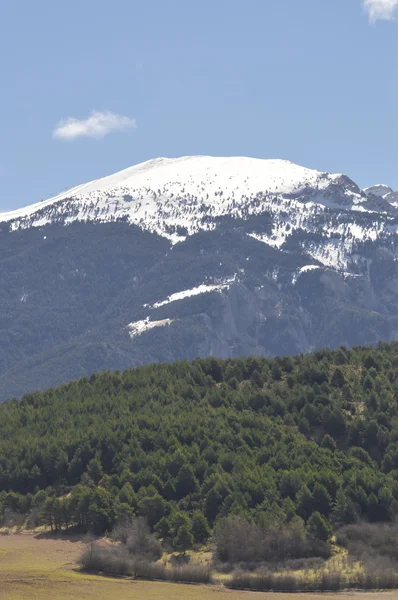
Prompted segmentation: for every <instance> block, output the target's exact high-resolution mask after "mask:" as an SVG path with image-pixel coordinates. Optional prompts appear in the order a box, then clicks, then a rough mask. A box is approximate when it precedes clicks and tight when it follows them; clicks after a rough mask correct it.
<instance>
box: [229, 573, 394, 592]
mask: <svg viewBox="0 0 398 600" xmlns="http://www.w3.org/2000/svg"><path fill="white" fill-rule="evenodd" d="M225 585H226V586H227V587H229V588H232V589H235V590H252V591H264V592H266V591H273V592H298V591H302V592H338V591H341V590H343V589H348V588H351V589H363V590H379V589H396V588H397V586H398V575H397V573H396V572H394V571H392V570H389V571H382V572H379V571H368V572H358V573H356V574H355V575H352V576H351V577H349V578H348V579H347V578H346V577H345V576H344V574H343V573H342V572H341V571H330V572H323V573H321V574H319V575H318V576H315V577H314V576H305V575H303V576H296V575H291V574H290V575H288V574H286V575H283V574H282V575H278V574H274V573H263V574H252V573H247V572H239V573H236V574H235V575H234V576H233V577H232V578H231V579H230V580H229V581H227V582H226V583H225Z"/></svg>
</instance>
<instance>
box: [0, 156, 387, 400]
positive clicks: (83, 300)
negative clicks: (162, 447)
mask: <svg viewBox="0 0 398 600" xmlns="http://www.w3.org/2000/svg"><path fill="white" fill-rule="evenodd" d="M397 211H398V193H397V192H394V191H393V190H392V188H390V187H389V186H387V185H377V186H373V187H370V188H367V189H365V190H361V189H360V188H359V187H358V186H357V185H356V184H355V183H354V182H353V181H352V180H351V179H349V177H347V176H346V175H343V174H330V173H323V172H320V171H316V170H311V169H307V168H304V167H301V166H298V165H295V164H293V163H291V162H288V161H284V160H262V159H253V158H245V157H230V158H214V157H206V156H196V157H195V156H192V157H184V158H178V159H167V158H159V159H155V160H151V161H148V162H145V163H142V164H140V165H137V166H134V167H130V168H128V169H125V170H123V171H120V172H119V173H116V174H114V175H110V176H108V177H104V178H103V179H98V180H95V181H92V182H89V183H86V184H82V185H79V186H77V187H75V188H72V189H71V190H69V191H67V192H64V193H62V194H60V195H58V196H55V197H54V198H50V199H49V200H45V201H42V202H39V203H36V204H33V205H31V206H28V207H26V208H23V209H19V210H15V211H11V212H8V213H2V214H1V213H0V340H3V343H2V344H0V397H3V398H4V397H7V396H10V395H12V394H20V393H22V392H24V391H27V390H30V389H33V388H36V387H44V386H46V385H50V384H51V385H52V384H56V383H59V382H60V381H62V380H67V379H71V378H73V377H76V376H78V375H84V374H86V373H92V372H93V371H95V370H98V369H102V368H115V369H117V368H124V367H128V366H131V364H141V363H143V362H150V361H157V360H160V361H164V360H175V359H178V358H195V357H196V356H208V355H211V354H215V355H218V356H222V357H228V356H239V355H247V354H267V355H275V354H294V353H297V352H307V351H310V350H313V349H314V348H319V347H324V346H333V347H335V346H337V345H340V344H345V345H347V346H349V345H352V344H361V343H373V342H377V341H378V340H383V339H385V340H387V339H398V266H397V265H398V261H397V259H398V245H397V227H398V212H397Z"/></svg>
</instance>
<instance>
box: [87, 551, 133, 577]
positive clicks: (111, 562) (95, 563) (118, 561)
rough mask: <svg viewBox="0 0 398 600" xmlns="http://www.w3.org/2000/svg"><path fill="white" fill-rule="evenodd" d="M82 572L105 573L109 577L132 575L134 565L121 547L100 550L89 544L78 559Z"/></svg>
mask: <svg viewBox="0 0 398 600" xmlns="http://www.w3.org/2000/svg"><path fill="white" fill-rule="evenodd" d="M79 564H80V566H81V568H82V569H83V570H84V571H89V572H92V573H107V574H110V575H132V574H133V572H134V564H133V560H132V559H131V557H130V556H129V555H128V553H127V552H126V550H125V549H124V548H123V547H117V546H109V547H108V548H101V547H99V546H96V545H95V544H89V545H88V546H87V547H86V548H85V550H84V551H83V553H82V555H81V556H80V559H79Z"/></svg>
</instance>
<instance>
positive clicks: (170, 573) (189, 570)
mask: <svg viewBox="0 0 398 600" xmlns="http://www.w3.org/2000/svg"><path fill="white" fill-rule="evenodd" d="M134 575H135V577H136V578H138V579H148V580H156V579H157V580H160V581H175V582H180V583H210V582H211V579H212V578H211V571H210V569H209V568H207V567H204V566H202V565H185V566H183V567H169V568H167V567H166V566H165V565H162V564H159V563H150V562H147V561H136V562H135V564H134Z"/></svg>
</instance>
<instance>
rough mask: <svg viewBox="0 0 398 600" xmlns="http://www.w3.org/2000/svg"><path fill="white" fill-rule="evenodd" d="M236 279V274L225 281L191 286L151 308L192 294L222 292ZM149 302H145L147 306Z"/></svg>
mask: <svg viewBox="0 0 398 600" xmlns="http://www.w3.org/2000/svg"><path fill="white" fill-rule="evenodd" d="M235 279H236V275H235V276H234V277H232V278H230V279H227V280H226V281H224V282H223V283H212V284H206V283H202V284H201V285H198V286H197V287H194V288H191V289H190V290H183V291H181V292H175V293H174V294H171V296H169V297H168V298H166V300H161V301H160V302H155V304H153V305H152V306H149V308H160V307H161V306H165V304H170V302H176V301H177V300H183V299H184V298H191V297H192V296H198V295H199V294H207V293H209V292H221V291H222V290H225V289H228V288H229V287H230V285H231V283H233V282H234V281H235ZM147 306H148V304H145V307H147Z"/></svg>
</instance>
